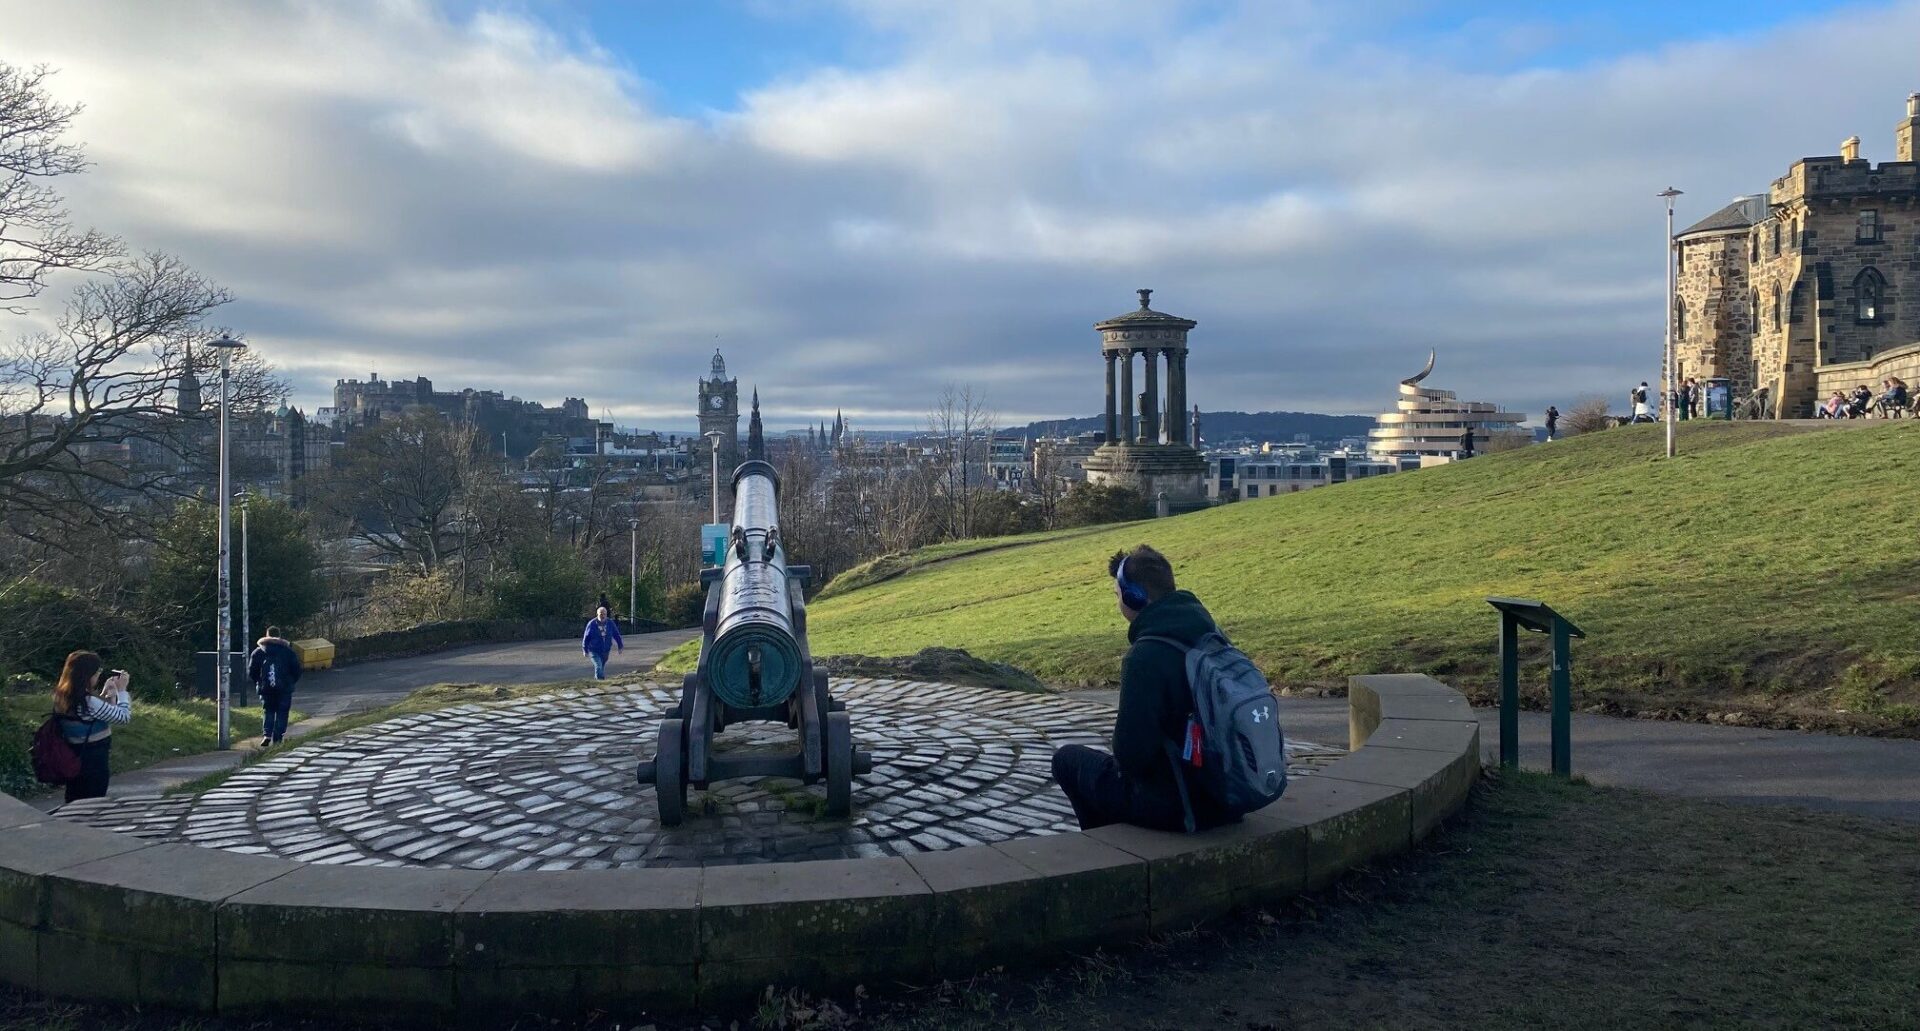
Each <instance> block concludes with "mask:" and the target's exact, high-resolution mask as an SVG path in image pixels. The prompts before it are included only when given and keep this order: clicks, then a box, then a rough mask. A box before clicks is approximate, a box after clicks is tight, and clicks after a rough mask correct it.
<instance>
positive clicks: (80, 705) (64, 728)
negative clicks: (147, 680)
mask: <svg viewBox="0 0 1920 1031" xmlns="http://www.w3.org/2000/svg"><path fill="white" fill-rule="evenodd" d="M103 665H104V664H103V663H102V662H101V661H100V656H98V655H96V654H94V653H93V652H88V651H78V652H69V653H68V654H67V661H66V664H65V665H64V666H62V667H61V669H60V682H59V683H57V684H55V685H54V688H53V714H54V718H55V719H56V720H58V721H59V725H60V734H61V736H62V737H64V738H66V741H67V744H68V745H69V746H70V747H72V748H73V751H74V754H75V755H76V756H78V757H79V759H80V776H78V777H75V778H74V779H72V780H70V781H67V801H69V802H78V801H80V800H82V799H87V798H105V797H106V796H107V778H108V776H109V774H110V773H111V764H110V762H109V759H110V756H111V755H112V751H113V725H114V724H116V723H127V722H129V721H131V720H132V719H133V695H132V693H131V692H129V691H128V690H127V684H128V681H129V679H130V678H129V677H128V676H127V674H126V672H125V671H124V670H112V671H108V670H105V669H103V668H101V667H102V666H103Z"/></svg>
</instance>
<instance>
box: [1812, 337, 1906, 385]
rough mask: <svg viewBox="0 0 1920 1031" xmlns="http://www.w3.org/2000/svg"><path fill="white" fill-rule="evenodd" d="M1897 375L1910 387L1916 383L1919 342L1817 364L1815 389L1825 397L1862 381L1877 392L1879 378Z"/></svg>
mask: <svg viewBox="0 0 1920 1031" xmlns="http://www.w3.org/2000/svg"><path fill="white" fill-rule="evenodd" d="M1888 376H1897V377H1899V378H1900V379H1903V380H1905V381H1906V382H1907V386H1908V387H1910V388H1915V387H1920V344H1908V345H1907V346H1905V347H1896V348H1894V349H1892V350H1890V351H1883V352H1881V353H1880V354H1878V355H1875V356H1874V357H1873V358H1871V359H1869V360H1867V361H1864V362H1843V363H1836V364H1833V365H1823V366H1821V367H1820V373H1819V377H1818V392H1819V394H1820V396H1821V397H1826V396H1828V395H1829V394H1832V393H1833V392H1834V391H1836V390H1838V391H1840V392H1841V393H1843V394H1844V393H1846V392H1847V391H1850V390H1852V389H1853V388H1855V387H1857V386H1860V385H1861V384H1865V385H1866V386H1868V387H1869V388H1871V389H1872V390H1873V392H1874V393H1876V394H1878V393H1879V392H1880V381H1881V380H1883V379H1886V378H1887V377H1888Z"/></svg>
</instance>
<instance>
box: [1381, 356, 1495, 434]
mask: <svg viewBox="0 0 1920 1031" xmlns="http://www.w3.org/2000/svg"><path fill="white" fill-rule="evenodd" d="M1435 357H1436V353H1435V352H1433V351H1429V352H1427V367H1426V368H1424V369H1421V370H1420V371H1419V372H1418V373H1417V374H1415V375H1413V376H1409V377H1407V378H1406V379H1403V380H1401V381H1400V400H1399V402H1398V403H1397V404H1396V405H1395V410H1394V411H1391V412H1384V413H1382V414H1381V415H1380V416H1379V417H1377V418H1376V419H1375V420H1374V427H1373V429H1372V430H1371V431H1370V432H1369V433H1368V434H1367V453H1368V454H1370V455H1379V456H1382V457H1385V456H1390V455H1391V456H1419V457H1423V458H1424V457H1428V456H1435V457H1438V456H1446V457H1451V456H1452V455H1453V454H1454V453H1456V452H1458V451H1459V450H1460V435H1461V434H1463V433H1465V432H1466V431H1467V429H1468V428H1469V427H1471V428H1472V429H1473V436H1474V440H1475V441H1476V443H1475V445H1474V446H1475V449H1476V450H1479V449H1484V448H1485V447H1486V446H1487V443H1488V441H1489V440H1490V439H1491V438H1493V437H1496V436H1502V435H1508V436H1517V437H1520V438H1522V439H1526V440H1531V439H1532V437H1533V435H1532V434H1531V433H1529V432H1528V431H1527V430H1524V429H1522V428H1521V427H1520V423H1521V421H1522V420H1524V419H1526V415H1525V414H1523V413H1520V412H1505V411H1501V410H1500V406H1498V405H1495V404H1489V403H1488V402H1485V401H1462V400H1460V399H1459V398H1458V397H1456V396H1455V394H1454V392H1453V391H1451V390H1435V389H1433V388H1432V387H1423V386H1421V385H1420V382H1421V381H1422V380H1424V379H1426V378H1427V376H1428V375H1429V374H1430V373H1432V372H1433V361H1434V358H1435Z"/></svg>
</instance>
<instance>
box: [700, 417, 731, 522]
mask: <svg viewBox="0 0 1920 1031" xmlns="http://www.w3.org/2000/svg"><path fill="white" fill-rule="evenodd" d="M704 436H705V437H706V438H707V453H708V454H709V455H712V456H713V518H712V519H711V520H709V522H715V523H717V522H719V521H720V442H721V441H722V440H725V439H726V436H725V435H724V434H722V433H721V432H720V431H719V430H708V431H707V432H706V433H705V434H704Z"/></svg>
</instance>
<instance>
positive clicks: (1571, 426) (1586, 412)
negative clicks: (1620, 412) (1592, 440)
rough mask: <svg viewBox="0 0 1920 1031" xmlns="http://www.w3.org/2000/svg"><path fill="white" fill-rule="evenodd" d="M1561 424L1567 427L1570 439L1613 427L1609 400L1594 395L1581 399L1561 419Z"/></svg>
mask: <svg viewBox="0 0 1920 1031" xmlns="http://www.w3.org/2000/svg"><path fill="white" fill-rule="evenodd" d="M1560 424H1561V425H1562V426H1565V427H1566V429H1567V436H1569V437H1575V436H1579V435H1580V434H1582V433H1592V432H1593V431H1594V430H1604V429H1606V428H1607V427H1609V426H1611V425H1613V420H1612V418H1611V417H1610V416H1608V414H1607V399H1606V398H1604V397H1600V396H1597V395H1594V394H1588V395H1587V396H1585V397H1582V398H1579V399H1578V400H1576V401H1574V402H1573V407H1572V408H1569V409H1568V410H1567V414H1566V415H1565V416H1564V417H1562V418H1561V420H1560Z"/></svg>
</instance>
